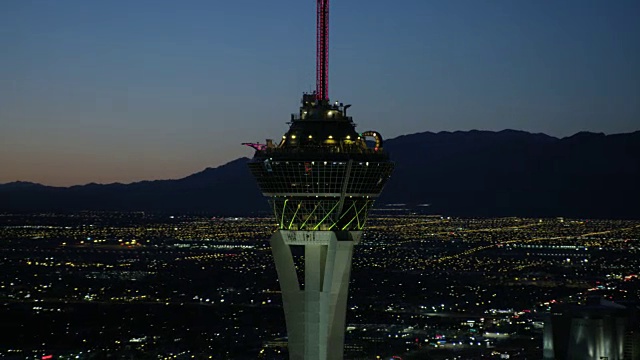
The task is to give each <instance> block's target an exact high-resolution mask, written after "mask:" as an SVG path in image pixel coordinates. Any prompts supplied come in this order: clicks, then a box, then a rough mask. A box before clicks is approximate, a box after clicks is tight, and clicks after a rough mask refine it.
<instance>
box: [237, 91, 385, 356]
mask: <svg viewBox="0 0 640 360" xmlns="http://www.w3.org/2000/svg"><path fill="white" fill-rule="evenodd" d="M348 107H349V105H346V106H345V105H343V104H333V105H330V104H329V103H328V102H327V101H323V100H319V99H317V97H316V95H315V94H305V95H303V98H302V106H301V107H300V112H299V114H296V115H292V117H291V123H290V124H291V126H290V128H289V131H287V132H286V133H285V134H284V136H282V140H281V141H280V142H279V144H275V143H274V141H272V140H267V142H266V144H264V145H258V146H256V144H247V145H249V146H252V147H253V148H255V149H256V152H255V155H254V157H253V159H252V160H251V161H250V162H249V168H250V170H251V173H252V174H253V176H254V177H255V178H256V180H257V182H258V185H259V187H260V189H261V191H262V193H263V195H264V196H266V197H268V199H269V203H270V205H271V207H272V209H273V213H274V216H275V221H276V222H277V224H278V231H276V233H275V234H274V235H273V236H272V238H271V248H272V252H273V257H274V260H275V264H276V270H277V272H278V278H279V282H280V287H281V290H282V297H283V305H284V311H285V319H286V323H287V332H288V339H289V341H288V349H289V354H290V359H291V360H303V359H304V360H312V359H313V360H339V359H342V358H343V348H344V331H345V316H346V308H347V298H348V296H347V294H348V287H349V278H350V273H351V258H352V254H353V246H354V245H356V244H358V243H359V242H360V239H361V237H362V231H363V229H364V226H365V224H366V221H367V217H368V214H369V210H370V209H371V207H372V206H373V203H374V201H375V200H376V198H377V197H378V195H380V192H381V191H382V188H383V187H384V185H385V184H386V183H387V180H388V179H389V177H390V175H391V172H392V170H393V168H394V163H393V162H392V161H391V160H390V159H389V156H388V154H387V153H386V152H385V151H384V147H383V141H382V137H381V136H380V134H379V133H377V132H373V131H370V132H365V133H362V134H358V133H357V132H356V130H355V124H354V123H353V120H352V118H351V117H349V116H347V114H346V110H347V108H348ZM368 136H371V137H373V138H374V139H375V145H373V146H368V145H367V142H366V141H365V137H368ZM292 246H301V247H304V283H302V284H301V283H300V282H299V280H298V274H297V272H296V267H295V265H294V264H295V262H294V255H293V254H294V253H296V252H295V251H294V252H292V251H291V250H292V248H291V247H292Z"/></svg>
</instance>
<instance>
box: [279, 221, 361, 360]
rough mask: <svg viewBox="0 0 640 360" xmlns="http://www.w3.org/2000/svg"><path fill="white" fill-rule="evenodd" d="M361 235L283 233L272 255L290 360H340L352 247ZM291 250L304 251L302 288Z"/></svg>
mask: <svg viewBox="0 0 640 360" xmlns="http://www.w3.org/2000/svg"><path fill="white" fill-rule="evenodd" d="M361 237H362V232H361V231H348V232H347V231H344V232H334V231H289V230H279V231H277V232H276V233H274V234H273V236H272V237H271V250H272V253H273V258H274V260H275V264H276V270H277V272H278V280H279V282H280V289H281V291H282V302H283V306H284V313H285V321H286V325H287V332H288V334H289V341H288V348H289V359H290V360H342V359H343V349H344V331H345V315H346V310H347V298H348V291H349V278H350V274H351V257H352V255H353V246H354V245H356V244H358V243H359V242H360V238H361ZM292 246H303V247H304V284H300V283H299V281H298V275H297V272H296V267H295V262H294V255H293V253H292V251H291V247H292Z"/></svg>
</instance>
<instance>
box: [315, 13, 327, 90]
mask: <svg viewBox="0 0 640 360" xmlns="http://www.w3.org/2000/svg"><path fill="white" fill-rule="evenodd" d="M317 7H318V9H317V30H316V96H317V98H318V100H329V0H317Z"/></svg>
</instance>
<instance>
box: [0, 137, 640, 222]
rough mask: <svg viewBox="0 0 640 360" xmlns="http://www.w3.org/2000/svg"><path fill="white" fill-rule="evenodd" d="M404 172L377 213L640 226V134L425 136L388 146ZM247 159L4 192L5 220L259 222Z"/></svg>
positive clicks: (261, 203) (15, 185) (260, 206)
mask: <svg viewBox="0 0 640 360" xmlns="http://www.w3.org/2000/svg"><path fill="white" fill-rule="evenodd" d="M384 146H385V149H386V150H387V151H388V152H389V153H390V154H391V158H392V159H393V160H394V161H395V162H396V169H395V171H394V173H393V175H392V178H391V180H390V181H389V183H388V184H387V186H386V187H385V189H384V191H383V194H382V196H381V197H380V199H379V200H378V202H377V207H379V208H383V209H384V208H385V207H386V206H387V204H405V205H403V207H405V208H414V207H418V208H420V209H421V210H422V212H427V213H433V214H442V215H448V216H477V217H490V216H536V217H555V216H565V217H578V218H635V219H640V186H639V185H640V131H636V132H633V133H626V134H615V135H605V134H601V133H589V132H580V133H577V134H575V135H573V136H570V137H565V138H556V137H552V136H548V135H545V134H532V133H528V132H524V131H515V130H503V131H499V132H493V131H477V130H473V131H456V132H439V133H432V132H424V133H417V134H411V135H404V136H400V137H397V138H394V139H389V140H386V141H385V143H384ZM247 161H249V159H247V158H240V159H237V160H234V161H231V162H229V163H227V164H224V165H221V166H219V167H216V168H207V169H205V170H203V171H201V172H198V173H195V174H193V175H189V176H187V177H185V178H182V179H177V180H156V181H141V182H135V183H131V184H120V183H115V184H104V185H101V184H87V185H81V186H71V187H51V186H45V185H40V184H34V183H29V182H12V183H8V184H2V185H0V212H45V211H47V212H49V211H55V212H74V211H84V210H89V211H93V210H96V211H98V210H106V211H152V212H181V213H206V214H211V215H222V216H224V215H236V216H240V215H250V214H258V213H267V212H268V211H269V210H268V206H267V202H266V200H265V199H264V198H263V197H262V195H261V194H260V191H259V190H258V187H257V185H256V183H255V181H254V179H253V177H252V176H251V174H250V173H249V170H248V167H247V165H246V163H247Z"/></svg>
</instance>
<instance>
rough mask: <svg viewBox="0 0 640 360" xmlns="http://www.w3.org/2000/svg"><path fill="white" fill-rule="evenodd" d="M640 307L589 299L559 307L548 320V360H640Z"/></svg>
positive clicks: (545, 341)
mask: <svg viewBox="0 0 640 360" xmlns="http://www.w3.org/2000/svg"><path fill="white" fill-rule="evenodd" d="M639 320H640V319H639V318H638V306H637V304H636V305H628V304H625V305H622V304H621V303H614V302H611V301H607V300H604V299H601V298H599V297H595V298H589V299H588V300H587V304H586V305H584V306H580V305H558V306H556V307H554V308H553V309H552V313H550V314H549V315H548V317H547V318H546V319H545V324H544V334H543V348H544V349H543V354H544V359H545V360H552V359H554V360H640V343H639V342H638V341H639V340H640V337H639V334H640V332H639V330H640V323H639Z"/></svg>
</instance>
